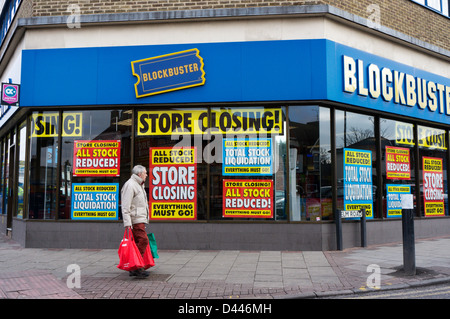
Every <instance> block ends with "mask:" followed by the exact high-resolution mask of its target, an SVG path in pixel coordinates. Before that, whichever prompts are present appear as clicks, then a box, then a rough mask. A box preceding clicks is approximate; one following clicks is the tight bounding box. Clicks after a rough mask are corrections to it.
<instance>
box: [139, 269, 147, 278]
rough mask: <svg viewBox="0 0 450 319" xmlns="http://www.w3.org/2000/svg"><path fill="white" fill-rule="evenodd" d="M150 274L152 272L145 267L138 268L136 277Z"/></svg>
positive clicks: (144, 276)
mask: <svg viewBox="0 0 450 319" xmlns="http://www.w3.org/2000/svg"><path fill="white" fill-rule="evenodd" d="M149 275H150V273H149V272H148V271H146V270H144V269H142V268H141V269H138V270H136V277H137V278H147V277H148V276H149Z"/></svg>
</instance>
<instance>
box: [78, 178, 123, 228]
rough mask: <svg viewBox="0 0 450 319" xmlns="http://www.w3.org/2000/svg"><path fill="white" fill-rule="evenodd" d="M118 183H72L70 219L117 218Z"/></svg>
mask: <svg viewBox="0 0 450 319" xmlns="http://www.w3.org/2000/svg"><path fill="white" fill-rule="evenodd" d="M118 203H119V184H118V183H105V184H85V183H73V184H72V219H73V220H76V219H79V220H86V219H89V220H117V219H118V217H119V216H118V211H119V208H118V206H119V205H118Z"/></svg>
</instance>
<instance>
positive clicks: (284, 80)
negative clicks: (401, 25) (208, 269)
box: [2, 39, 450, 248]
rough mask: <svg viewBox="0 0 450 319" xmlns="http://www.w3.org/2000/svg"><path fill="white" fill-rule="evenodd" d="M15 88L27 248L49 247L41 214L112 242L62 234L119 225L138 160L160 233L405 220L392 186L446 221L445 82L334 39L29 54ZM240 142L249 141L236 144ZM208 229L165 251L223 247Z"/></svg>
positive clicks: (15, 217)
mask: <svg viewBox="0 0 450 319" xmlns="http://www.w3.org/2000/svg"><path fill="white" fill-rule="evenodd" d="M20 84H21V86H20V107H19V108H20V109H21V110H22V113H21V114H24V112H25V114H26V116H25V120H24V121H23V127H25V128H24V129H23V130H20V128H19V131H18V132H19V133H20V134H22V135H21V137H27V138H24V139H23V140H21V139H20V137H18V141H23V143H26V148H24V149H25V150H26V151H24V152H25V153H24V154H21V156H22V157H21V159H20V161H16V165H17V166H18V167H17V168H15V169H16V171H17V172H18V175H17V176H18V177H17V178H16V179H14V180H12V182H13V184H12V185H13V186H14V187H15V188H18V187H21V188H22V198H17V197H16V198H10V200H14V201H15V202H13V203H9V205H13V207H14V208H13V210H12V211H10V213H9V214H11V215H12V219H11V222H10V223H9V225H8V228H10V227H12V226H16V227H17V228H18V229H19V231H18V233H23V234H25V233H27V232H28V233H29V232H30V231H31V232H35V235H34V236H29V238H25V237H23V238H25V239H22V241H23V242H24V243H26V244H28V245H30V246H46V245H47V246H49V245H52V244H50V241H51V240H50V238H49V237H48V236H47V237H45V236H44V235H42V234H41V233H39V231H38V230H37V228H38V227H36V226H35V225H34V224H33V222H34V221H42V222H44V221H52V222H53V224H52V225H50V224H49V226H42V225H41V226H39V227H44V229H45V232H46V233H52V234H57V233H58V235H55V236H56V237H57V238H59V237H61V240H60V244H59V246H67V247H69V246H70V247H116V243H112V244H111V243H110V240H108V238H109V237H108V235H102V236H98V235H87V236H84V238H82V237H83V236H82V235H80V236H78V237H76V236H75V235H74V236H75V237H74V238H72V239H71V240H68V241H70V243H64V242H65V240H64V239H63V233H64V230H63V229H66V230H67V229H71V227H78V229H79V233H80V234H82V233H83V229H80V228H79V227H80V226H71V225H83V227H85V230H89V233H90V232H93V233H97V234H98V233H107V234H110V235H109V236H113V235H111V234H114V236H115V235H116V234H118V233H120V232H121V231H122V228H121V227H122V225H121V209H120V188H121V187H122V185H123V184H124V183H125V181H126V180H127V179H128V178H129V176H130V174H131V168H132V167H133V166H134V165H136V164H141V165H144V166H145V167H147V169H148V170H149V178H148V180H147V181H146V185H145V186H146V190H147V193H148V196H149V207H150V216H149V218H150V223H151V224H152V226H151V227H153V230H154V232H155V233H156V234H157V235H158V234H160V236H162V237H163V238H166V237H167V238H169V237H170V231H171V229H172V228H171V225H177V227H179V225H181V224H183V225H186V227H188V229H191V230H192V231H194V230H195V231H201V230H199V229H200V226H199V225H209V226H208V227H212V228H211V229H219V228H220V227H229V226H228V225H229V224H230V223H231V224H242V225H244V226H243V227H246V229H248V232H249V233H252V232H253V230H252V227H255V225H257V224H260V223H261V222H264V223H266V224H267V225H272V224H279V225H283V226H282V227H291V226H292V225H297V226H296V227H311V225H316V224H317V223H325V224H327V223H332V222H333V220H334V214H335V212H336V211H338V210H355V209H361V208H366V214H367V217H368V219H369V220H374V221H385V222H389V221H392V220H395V219H396V217H397V219H398V218H400V217H401V212H400V213H399V211H398V210H397V211H390V210H389V207H398V205H397V204H395V203H394V204H393V203H392V202H390V201H391V200H394V198H396V199H397V201H398V200H399V198H400V197H399V196H400V195H399V196H394V195H393V194H395V195H397V193H396V192H394V191H393V189H395V185H399V186H402V187H401V189H402V192H403V193H405V194H408V195H412V196H413V198H414V207H415V210H416V217H417V218H419V219H421V218H423V219H427V218H442V220H445V221H446V217H448V216H449V209H448V201H447V194H448V183H447V181H448V179H449V176H448V174H449V173H448V170H447V164H448V160H449V151H448V139H449V134H448V132H449V128H450V126H449V125H448V123H449V119H450V79H449V78H446V77H443V76H439V75H437V74H433V73H430V72H428V71H427V70H420V69H417V68H413V67H411V66H408V65H405V64H402V63H399V62H396V61H392V60H390V59H387V58H384V57H380V56H377V55H374V54H371V53H368V52H364V51H361V50H357V49H354V48H351V47H348V46H345V45H342V44H339V43H336V42H333V41H330V40H326V39H311V40H285V41H255V42H230V43H192V44H190V43H187V44H173V45H144V46H126V47H86V48H64V49H39V50H23V51H22V67H21V83H20ZM17 121H19V119H18V120H17ZM24 135H25V136H24ZM233 139H234V140H236V141H239V142H241V144H240V145H241V146H238V144H235V146H234V147H236V148H237V149H238V150H240V151H236V152H235V151H230V149H227V147H226V145H232V144H225V143H224V141H227V142H229V141H231V140H233ZM92 141H97V142H100V144H101V143H104V144H102V145H103V146H97V147H98V148H97V149H96V154H103V155H99V156H98V157H97V158H96V159H97V161H93V160H92V161H89V159H88V158H87V157H88V156H89V155H88V154H93V153H94V152H89V147H90V146H89V145H90V144H89V143H90V142H92ZM2 142H3V143H7V140H6V138H4V139H3V140H2ZM246 142H247V144H245V143H246ZM83 143H84V144H83ZM242 143H243V144H242ZM248 143H250V144H252V145H253V146H254V145H257V147H259V149H258V150H259V153H258V154H265V155H266V156H269V157H270V158H269V159H265V160H264V161H263V162H264V163H265V166H264V167H262V166H261V167H255V166H252V165H253V164H252V165H247V166H246V165H245V163H256V162H260V161H255V160H254V159H253V160H251V161H249V159H248V157H249V156H250V155H249V154H250V153H251V154H256V153H254V152H248V151H247V148H249V147H253V146H252V145H250V144H248ZM77 145H78V146H77ZM80 145H82V146H80ZM92 147H93V148H95V146H92ZM230 147H231V146H230ZM80 149H81V151H80ZM111 149H112V151H111ZM152 149H154V150H157V151H158V152H152ZM167 149H172V150H176V151H178V150H179V149H185V150H186V149H187V150H188V152H187V153H182V154H183V157H176V156H175V155H176V154H177V152H173V153H170V151H167V152H166V150H167ZM225 149H227V151H225ZM77 154H78V155H77ZM79 154H84V155H83V156H85V158H84V159H83V160H80V158H81V156H82V155H79ZM111 154H115V155H111ZM164 154H165V155H164ZM180 154H181V153H180ZM229 154H233V155H232V156H235V157H236V156H237V157H238V158H239V159H238V160H235V159H234V158H233V160H230V158H227V156H231V155H229ZM157 156H159V157H158V158H156V157H157ZM164 156H167V157H166V158H164ZM154 158H155V160H153V159H154ZM359 159H364V163H363V162H362V161H361V162H358V160H359ZM77 160H78V161H77ZM434 161H435V162H434ZM225 162H226V163H229V162H233V163H234V162H239V163H244V164H242V165H241V166H238V167H233V168H232V169H231V168H230V169H226V167H225V166H224V165H225V164H224V163H225ZM77 163H90V164H85V167H78V166H79V165H78V164H77ZM93 163H108V165H109V166H108V167H100V165H101V164H93ZM355 163H356V164H355ZM432 164H433V165H432ZM3 165H6V164H5V162H4V164H3ZM96 165H97V166H96ZM358 165H359V166H358ZM432 166H433V167H432ZM430 167H432V168H430ZM346 171H347V172H352V174H353V175H352V176H353V177H352V178H351V180H350V178H348V177H347V176H346V173H345V172H346ZM227 172H229V173H227ZM233 172H234V173H233ZM358 172H364V176H363V175H362V173H361V175H358V174H359V173H358ZM163 173H164V174H163ZM230 181H234V182H235V183H234V184H233V183H230ZM249 181H253V182H254V181H256V182H254V183H253V184H251V185H255V186H251V187H250V188H248V189H247V193H249V194H254V195H253V196H252V198H250V199H251V200H250V199H249V200H244V198H241V197H239V196H240V195H238V194H241V193H242V191H240V188H239V187H240V186H239V185H243V184H244V183H246V182H249ZM83 184H86V185H88V186H90V187H91V190H90V191H91V193H90V195H89V196H78V195H77V196H75V195H76V194H77V192H89V191H88V190H85V191H84V190H82V187H79V188H76V187H78V186H80V185H83ZM247 185H249V184H247ZM156 187H158V188H157V189H158V191H159V192H160V193H159V194H158V198H152V197H153V194H155V193H156V191H153V190H154V189H156ZM164 187H166V188H167V191H166V193H164V191H165V188H164ZM389 187H391V188H389ZM349 190H351V196H347V194H349ZM359 190H362V191H359ZM397 190H398V189H397ZM227 194H228V195H227ZM427 194H433V196H428V195H427ZM436 194H437V195H436ZM194 195H195V196H194ZM233 196H234V198H232V197H233ZM76 198H80V201H83V200H82V199H83V198H100V201H101V198H106V199H108V198H109V199H110V198H116V199H117V203H116V204H117V205H106V204H105V205H100V206H101V207H109V209H105V210H101V211H98V212H95V211H93V210H89V211H86V212H80V211H77V210H76V209H75V207H94V206H95V207H97V206H99V205H92V204H89V203H80V202H77V201H76ZM161 199H163V201H164V204H165V205H161ZM74 200H75V201H74ZM6 203H7V204H8V199H7V200H6ZM231 203H232V204H231ZM80 204H81V205H80ZM169 204H170V205H169ZM227 205H233V206H230V207H228V206H227ZM169 206H170V207H169ZM6 207H7V206H4V208H6ZM111 207H113V208H111ZM7 212H8V210H6V209H4V210H3V213H4V215H5V214H7ZM55 222H58V223H62V224H61V225H60V226H58V227H59V229H56V228H55V227H56V226H55ZM223 222H226V223H223ZM446 222H447V221H446ZM211 225H212V226H211ZM374 225H375V224H374ZM369 227H370V224H369ZM374 227H375V226H374ZM27 229H28V230H27ZM274 231H275V230H274ZM211 232H214V230H212V231H211V230H208V234H211ZM74 233H75V231H74ZM163 234H164V235H163ZM23 236H26V235H23ZM165 236H166V237H165ZM255 236H256V237H257V236H259V235H257V234H255ZM311 236H312V235H311ZM380 236H382V235H380ZM119 237H120V235H119ZM198 237H199V236H197V237H196V238H197V239H192V241H191V242H189V240H190V239H189V237H186V239H185V240H180V241H173V240H172V241H171V240H169V239H167V240H166V241H164V242H165V243H166V244H164V243H162V247H163V248H164V247H166V248H186V247H203V246H204V245H202V244H201V243H200V242H201V241H202V240H203V241H206V242H208V244H207V247H210V248H211V247H213V248H221V247H222V246H221V244H220V243H217V244H214V239H212V237H211V238H209V237H208V236H207V235H205V237H204V238H203V239H199V238H198ZM261 237H262V235H261ZM265 240H266V239H261V247H263V246H264V242H265ZM302 240H304V239H302ZM186 241H187V244H184V243H183V242H186ZM290 241H291V240H289V239H288V238H286V239H285V240H281V242H280V243H279V244H278V246H280V247H286V248H289V247H290ZM164 245H166V246H164ZM278 246H277V247H278ZM235 247H238V248H245V247H248V246H246V244H245V243H238V242H236V243H235ZM252 247H253V246H252Z"/></svg>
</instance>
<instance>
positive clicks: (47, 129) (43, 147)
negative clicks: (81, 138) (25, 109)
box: [5, 111, 59, 219]
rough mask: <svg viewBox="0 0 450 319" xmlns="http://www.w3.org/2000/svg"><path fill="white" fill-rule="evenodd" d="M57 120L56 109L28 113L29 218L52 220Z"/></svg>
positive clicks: (56, 159)
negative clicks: (29, 128)
mask: <svg viewBox="0 0 450 319" xmlns="http://www.w3.org/2000/svg"><path fill="white" fill-rule="evenodd" d="M58 121H59V113H58V112H57V111H49V112H33V113H32V115H31V143H30V163H29V167H30V189H29V201H28V203H29V209H28V210H29V216H28V217H29V218H30V219H55V215H56V193H57V190H56V185H57V179H58V176H57V174H56V172H57V165H58ZM5 177H6V176H5Z"/></svg>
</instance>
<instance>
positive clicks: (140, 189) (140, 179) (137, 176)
mask: <svg viewBox="0 0 450 319" xmlns="http://www.w3.org/2000/svg"><path fill="white" fill-rule="evenodd" d="M131 173H132V174H131V177H130V179H129V180H128V181H127V182H126V183H125V185H123V187H122V191H121V196H122V217H123V225H124V227H125V229H127V230H129V229H131V231H132V233H133V237H134V241H135V242H136V246H137V247H138V249H139V252H140V253H141V255H142V257H143V256H144V253H145V249H146V248H147V246H148V244H149V243H148V237H147V232H146V230H145V225H146V224H148V213H149V209H148V201H147V193H146V192H145V188H144V183H145V180H146V178H147V169H146V168H145V167H144V166H142V165H136V166H135V167H133V169H132V170H131ZM148 275H149V272H148V271H146V270H144V269H143V268H141V269H137V270H134V271H130V276H137V277H139V278H145V277H147V276H148Z"/></svg>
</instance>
